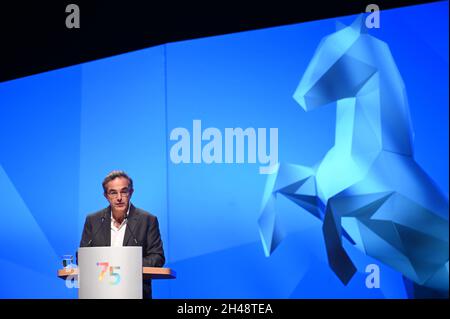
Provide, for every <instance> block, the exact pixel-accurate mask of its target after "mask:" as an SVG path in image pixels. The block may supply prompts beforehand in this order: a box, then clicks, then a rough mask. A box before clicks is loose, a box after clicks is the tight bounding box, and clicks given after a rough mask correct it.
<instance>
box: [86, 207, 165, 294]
mask: <svg viewBox="0 0 450 319" xmlns="http://www.w3.org/2000/svg"><path fill="white" fill-rule="evenodd" d="M130 205H131V206H130V212H129V213H128V221H127V227H126V228H125V236H124V239H123V246H141V247H142V265H143V266H144V267H162V266H163V265H164V262H165V257H164V249H163V243H162V241H161V235H160V232H159V224H158V219H157V218H156V216H154V215H152V214H150V213H148V212H146V211H144V210H142V209H139V208H136V207H134V206H133V205H132V204H131V203H130ZM130 229H131V230H130ZM133 235H134V236H136V241H137V244H136V242H135V240H134V236H133ZM91 239H92V241H91ZM89 241H91V243H90V244H89ZM88 246H89V247H96V246H111V207H110V206H108V207H107V208H104V209H102V210H100V211H98V212H96V213H93V214H90V215H88V216H87V217H86V222H85V223H84V229H83V235H82V236H81V242H80V247H88ZM143 289H144V292H143V297H144V298H151V297H152V286H151V280H144V283H143Z"/></svg>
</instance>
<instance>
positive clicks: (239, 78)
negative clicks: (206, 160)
mask: <svg viewBox="0 0 450 319" xmlns="http://www.w3.org/2000/svg"><path fill="white" fill-rule="evenodd" d="M447 12H448V2H440V3H433V4H427V5H419V6H412V7H407V8H402V9H394V10H389V11H385V12H382V14H381V29H379V30H372V31H371V33H372V34H373V35H374V36H376V37H378V38H380V39H382V40H383V41H385V42H387V43H388V44H389V46H390V49H391V51H392V54H393V56H394V59H395V61H396V63H397V66H398V68H399V70H400V73H401V75H402V76H403V80H404V82H405V85H406V89H407V94H408V98H409V104H410V108H411V116H412V122H413V127H414V130H415V143H414V145H415V158H416V159H417V161H418V162H419V164H420V165H421V166H422V167H423V168H424V169H425V171H426V172H427V173H428V174H429V175H430V176H431V177H432V178H433V179H434V180H435V181H436V183H437V184H438V185H439V187H440V188H441V189H442V190H443V192H444V193H445V194H446V195H447V198H448V188H449V187H448V163H449V157H448V105H449V100H448V13H447ZM354 18H355V17H354V16H350V17H341V18H336V19H327V20H322V21H315V22H309V23H302V24H296V25H290V26H283V27H276V28H271V29H265V30H257V31H251V32H243V33H237V34H230V35H225V36H217V37H210V38H205V39H199V40H191V41H184V42H177V43H170V44H166V45H162V46H158V47H152V48H148V49H145V50H140V51H136V52H132V53H128V54H124V55H119V56H115V57H111V58H107V59H102V60H98V61H93V62H89V63H85V64H81V65H77V66H73V67H69V68H64V69H60V70H56V71H52V72H47V73H42V74H38V75H34V76H30V77H26V78H22V79H17V80H14V81H9V82H5V83H1V84H0V109H1V111H2V116H1V117H0V136H1V138H0V189H1V191H2V195H3V196H2V205H1V206H0V216H1V217H2V220H3V223H2V225H3V227H2V230H1V231H0V240H1V241H2V245H1V248H0V282H1V289H0V297H2V298H75V297H76V295H77V292H76V291H75V290H74V289H67V288H66V287H65V285H64V282H63V281H62V280H59V279H57V278H56V269H58V268H59V267H60V256H61V255H62V254H66V253H74V252H75V250H76V249H77V246H78V243H79V240H80V236H81V230H82V226H83V223H84V219H85V217H86V215H87V214H88V213H91V212H93V211H96V210H98V209H100V208H102V207H104V206H106V205H107V203H106V201H105V200H104V198H103V196H102V189H101V181H102V179H103V177H104V176H105V175H106V174H107V173H108V172H109V171H110V170H112V169H116V168H120V169H124V170H126V171H127V172H128V173H129V174H130V175H131V176H132V177H133V178H134V181H135V188H136V191H135V194H134V195H133V200H132V201H133V202H134V204H135V205H136V206H138V207H141V208H143V209H146V210H149V211H151V212H152V213H153V214H155V215H157V216H158V218H159V221H160V225H161V232H162V237H163V242H164V248H165V252H166V256H167V257H168V258H167V263H166V266H167V267H172V268H174V269H175V270H176V271H177V273H178V278H177V279H176V280H171V281H155V283H154V297H156V298H221V297H225V298H226V297H228V298H318V297H319V298H355V297H357V298H405V297H406V293H405V290H404V287H403V282H402V277H401V274H399V273H397V272H396V271H394V270H392V269H390V268H389V267H387V266H384V265H382V264H380V263H379V262H378V261H376V260H374V259H372V258H370V257H367V256H365V255H363V254H362V253H360V252H359V251H358V250H356V249H353V247H351V245H350V244H349V243H348V242H344V245H345V247H346V248H347V250H348V252H349V254H350V256H351V257H352V259H353V260H354V262H355V265H356V266H357V268H358V273H357V275H356V276H355V277H354V278H353V279H352V280H351V282H350V283H349V285H348V286H344V285H343V284H342V283H341V282H340V281H339V280H338V278H337V277H336V276H335V275H334V274H333V272H332V271H331V270H330V269H329V267H328V264H327V257H326V252H325V248H324V242H323V238H322V230H321V224H320V223H319V221H318V220H315V219H314V218H313V217H311V216H310V215H304V216H303V215H302V214H294V215H292V216H290V217H289V220H290V235H289V236H288V237H287V238H286V240H285V241H284V242H283V243H282V244H281V246H280V247H279V249H277V250H276V251H275V253H274V254H273V255H272V256H271V257H269V258H266V257H265V256H264V251H263V248H262V245H261V242H260V238H259V233H258V225H257V220H258V217H259V214H260V209H261V207H260V206H261V200H262V195H263V191H264V186H265V181H266V178H267V176H266V175H260V174H259V173H258V172H259V165H258V164H178V165H177V164H173V163H172V162H171V161H170V158H169V157H168V152H169V149H170V147H171V146H172V145H173V143H174V142H173V141H170V140H169V134H170V131H171V130H172V129H174V128H176V127H185V128H188V129H189V130H192V121H193V120H194V119H200V120H201V121H202V126H203V127H204V128H206V127H216V128H218V129H222V130H223V129H224V128H226V127H241V128H247V127H254V128H258V127H265V128H269V127H276V128H278V130H279V133H278V134H279V161H280V162H291V163H298V164H302V165H308V166H311V165H313V164H315V163H316V162H317V161H318V160H320V159H321V158H322V157H323V156H324V155H325V153H326V152H327V150H328V149H329V148H330V147H331V146H332V145H333V143H334V124H335V107H334V105H330V106H327V107H325V108H322V109H318V110H317V111H315V112H310V113H305V112H304V111H303V110H302V109H301V108H300V107H299V106H298V104H297V103H296V102H295V101H294V100H293V98H292V94H293V93H294V90H295V88H296V87H297V84H298V82H299V80H300V78H301V76H302V74H303V72H304V71H305V69H306V66H307V65H308V63H309V61H310V59H311V57H312V55H313V53H314V51H315V49H316V47H317V45H318V43H319V41H320V40H321V39H322V38H323V37H324V36H326V35H327V34H330V33H332V32H334V30H335V23H336V21H340V22H344V23H346V24H349V23H351V22H352V21H353V20H354ZM282 205H285V207H286V210H287V211H288V210H289V208H291V206H290V205H293V204H291V203H289V202H288V201H286V202H285V203H282ZM370 263H377V264H379V265H380V268H381V280H382V284H381V288H380V289H367V288H366V287H365V285H364V280H365V277H366V274H365V272H364V269H365V266H366V265H367V264H370Z"/></svg>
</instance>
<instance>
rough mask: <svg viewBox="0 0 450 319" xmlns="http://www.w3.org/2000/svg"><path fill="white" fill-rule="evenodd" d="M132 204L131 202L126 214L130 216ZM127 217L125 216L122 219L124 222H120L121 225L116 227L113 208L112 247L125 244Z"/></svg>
mask: <svg viewBox="0 0 450 319" xmlns="http://www.w3.org/2000/svg"><path fill="white" fill-rule="evenodd" d="M130 206H131V203H130V204H129V205H128V211H127V214H126V216H128V213H129V212H130ZM127 220H128V219H127V218H124V219H123V221H122V224H120V226H119V227H116V226H115V225H114V222H115V221H116V220H115V219H114V217H113V214H112V210H111V247H122V246H123V239H124V237H125V229H126V228H127Z"/></svg>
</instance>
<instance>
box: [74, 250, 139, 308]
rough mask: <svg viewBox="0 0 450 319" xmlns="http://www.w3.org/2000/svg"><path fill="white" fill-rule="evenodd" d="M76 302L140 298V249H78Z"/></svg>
mask: <svg viewBox="0 0 450 319" xmlns="http://www.w3.org/2000/svg"><path fill="white" fill-rule="evenodd" d="M78 271H79V274H78V283H79V285H80V288H79V290H78V297H79V298H80V299H142V247H84V248H79V249H78Z"/></svg>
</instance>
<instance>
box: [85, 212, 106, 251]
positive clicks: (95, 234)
mask: <svg viewBox="0 0 450 319" xmlns="http://www.w3.org/2000/svg"><path fill="white" fill-rule="evenodd" d="M104 221H105V214H103V216H102V222H101V225H100V227H99V228H98V229H97V231H96V232H95V233H94V236H92V238H91V240H89V242H88V244H87V246H88V247H91V244H92V242H93V241H94V239H95V236H97V234H98V232H99V231H100V229H102V228H103V224H104V223H103V222H104Z"/></svg>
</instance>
